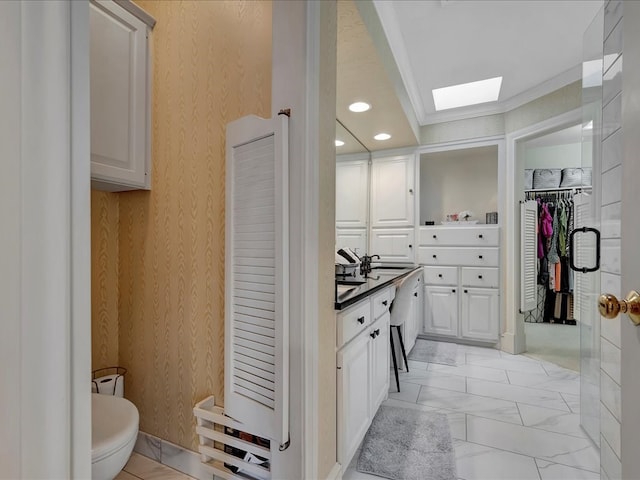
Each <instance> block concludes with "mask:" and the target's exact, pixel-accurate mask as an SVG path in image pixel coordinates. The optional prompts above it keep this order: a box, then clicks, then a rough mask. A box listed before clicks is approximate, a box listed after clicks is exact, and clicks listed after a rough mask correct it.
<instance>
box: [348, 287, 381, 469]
mask: <svg viewBox="0 0 640 480" xmlns="http://www.w3.org/2000/svg"><path fill="white" fill-rule="evenodd" d="M393 295H394V287H386V288H384V289H383V290H381V291H380V292H376V293H375V294H373V295H372V296H370V297H367V298H366V299H364V300H362V301H360V302H358V303H356V304H354V305H352V306H350V307H348V308H347V309H345V310H343V311H341V312H340V313H338V315H337V322H338V325H337V330H338V336H337V341H336V347H337V368H338V375H337V394H338V419H337V424H338V425H337V427H338V461H339V462H340V463H341V464H342V465H348V464H349V462H350V461H351V459H352V457H353V455H354V453H355V452H356V449H357V448H358V445H360V442H361V441H362V439H363V438H364V435H365V433H366V432H367V429H368V428H369V425H370V424H371V421H372V419H373V417H374V415H375V413H376V411H377V410H378V407H379V406H380V404H381V403H382V402H383V401H384V399H385V398H386V396H387V393H388V390H389V350H390V348H389V319H390V315H389V306H390V304H391V301H392V300H393Z"/></svg>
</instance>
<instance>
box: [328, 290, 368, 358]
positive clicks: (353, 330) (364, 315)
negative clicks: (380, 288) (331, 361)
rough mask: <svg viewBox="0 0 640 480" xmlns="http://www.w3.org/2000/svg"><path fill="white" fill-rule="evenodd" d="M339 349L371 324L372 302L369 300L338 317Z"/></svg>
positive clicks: (350, 308)
mask: <svg viewBox="0 0 640 480" xmlns="http://www.w3.org/2000/svg"><path fill="white" fill-rule="evenodd" d="M337 322H338V325H337V337H338V338H337V341H336V345H337V347H338V348H340V347H342V345H344V344H345V343H347V342H348V341H349V340H351V339H352V338H353V337H355V336H356V335H357V334H358V333H360V332H361V331H362V330H364V329H365V328H366V327H367V326H368V325H369V324H370V323H371V302H370V301H369V299H368V298H367V299H366V300H364V301H363V302H361V303H358V304H356V305H354V306H352V307H349V309H348V310H347V311H346V312H344V313H341V314H339V315H338V317H337Z"/></svg>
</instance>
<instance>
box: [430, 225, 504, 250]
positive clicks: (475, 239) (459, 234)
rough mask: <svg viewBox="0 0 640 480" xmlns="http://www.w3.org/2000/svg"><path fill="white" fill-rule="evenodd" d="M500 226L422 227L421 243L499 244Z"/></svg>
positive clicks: (445, 244) (433, 244) (435, 244)
mask: <svg viewBox="0 0 640 480" xmlns="http://www.w3.org/2000/svg"><path fill="white" fill-rule="evenodd" d="M499 240H500V229H499V228H498V227H421V228H420V245H432V246H439V245H440V246H448V245H460V246H470V247H473V246H478V247H483V246H487V247H489V246H497V245H498V244H499Z"/></svg>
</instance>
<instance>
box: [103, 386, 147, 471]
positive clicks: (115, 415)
mask: <svg viewBox="0 0 640 480" xmlns="http://www.w3.org/2000/svg"><path fill="white" fill-rule="evenodd" d="M138 422H139V416H138V409H137V408H136V407H135V405H134V404H133V403H131V402H130V401H129V400H127V399H126V398H120V397H116V396H113V395H100V394H97V393H92V394H91V478H92V479H93V480H113V478H115V477H116V475H118V473H120V471H121V470H122V469H123V468H124V466H125V464H126V463H127V461H128V460H129V457H130V456H131V452H132V451H133V446H134V445H135V443H136V439H137V437H138Z"/></svg>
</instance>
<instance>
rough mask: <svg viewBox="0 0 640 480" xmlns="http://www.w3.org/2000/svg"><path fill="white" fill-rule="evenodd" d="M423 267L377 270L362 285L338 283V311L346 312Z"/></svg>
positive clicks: (335, 306) (382, 268)
mask: <svg viewBox="0 0 640 480" xmlns="http://www.w3.org/2000/svg"><path fill="white" fill-rule="evenodd" d="M420 268H422V267H406V268H385V267H380V268H375V269H373V270H372V271H371V273H370V274H369V275H368V276H367V278H366V279H365V282H364V283H363V284H361V285H339V284H338V283H337V282H336V296H335V305H334V308H335V309H336V310H344V309H345V308H347V307H348V306H350V305H353V304H354V303H356V302H358V301H360V300H362V299H364V298H366V297H367V296H369V295H371V294H372V293H374V292H377V291H378V290H381V289H383V288H384V287H388V286H389V285H391V284H392V283H393V281H394V280H398V279H400V278H402V277H404V276H406V275H409V274H410V273H411V272H414V271H415V270H418V269H420Z"/></svg>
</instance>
